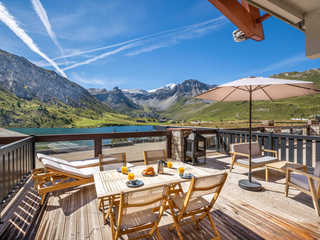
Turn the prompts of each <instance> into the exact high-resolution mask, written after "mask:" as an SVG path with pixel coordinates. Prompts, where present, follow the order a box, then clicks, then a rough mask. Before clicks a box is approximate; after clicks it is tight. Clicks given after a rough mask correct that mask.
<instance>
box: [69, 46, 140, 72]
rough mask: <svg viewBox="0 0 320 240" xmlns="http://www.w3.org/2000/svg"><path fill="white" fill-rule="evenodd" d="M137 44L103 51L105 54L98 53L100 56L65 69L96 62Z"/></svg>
mask: <svg viewBox="0 0 320 240" xmlns="http://www.w3.org/2000/svg"><path fill="white" fill-rule="evenodd" d="M136 45H137V44H128V45H125V46H122V47H119V48H117V49H115V50H112V51H110V52H105V53H103V54H100V55H98V56H95V57H93V58H90V59H88V60H86V61H83V62H78V63H75V64H73V65H71V66H68V67H66V68H64V69H63V70H64V71H65V70H69V69H72V68H76V67H79V66H82V65H87V64H89V63H92V62H95V61H97V60H99V59H102V58H105V57H107V56H110V55H114V54H117V53H118V52H121V51H123V50H126V49H129V48H133V47H135V46H136Z"/></svg>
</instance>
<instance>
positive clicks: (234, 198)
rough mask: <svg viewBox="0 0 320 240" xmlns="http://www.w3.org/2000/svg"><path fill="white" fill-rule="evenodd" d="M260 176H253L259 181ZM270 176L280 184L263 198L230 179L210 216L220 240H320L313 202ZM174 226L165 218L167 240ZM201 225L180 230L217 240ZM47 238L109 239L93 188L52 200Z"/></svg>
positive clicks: (45, 223) (238, 175)
mask: <svg viewBox="0 0 320 240" xmlns="http://www.w3.org/2000/svg"><path fill="white" fill-rule="evenodd" d="M208 162H209V163H208V164H207V165H206V166H202V167H200V168H203V169H204V170H206V171H213V172H214V171H215V172H217V173H221V171H224V169H221V167H220V168H219V169H218V170H217V167H216V166H223V165H224V164H225V165H226V164H229V163H230V159H229V158H217V159H213V160H212V159H208ZM259 174H260V173H256V172H255V173H254V174H253V175H254V176H255V177H259ZM272 174H276V173H273V172H272V173H271V175H270V177H271V179H273V178H274V179H277V180H275V181H274V182H263V186H264V187H265V191H264V192H260V193H253V192H246V191H244V190H242V189H240V188H239V187H238V185H237V183H238V180H239V179H242V178H243V177H245V170H243V169H239V168H236V169H234V171H233V172H232V174H229V176H228V180H227V182H226V184H225V187H224V188H223V190H222V193H221V196H220V197H219V199H218V201H217V203H216V205H215V206H214V208H213V211H212V212H211V214H212V216H213V219H214V221H215V223H216V225H217V228H218V231H219V232H220V234H221V237H222V239H228V240H229V239H230V240H237V239H253V240H262V239H281V240H282V239H288V240H289V239H296V240H302V239H320V219H319V218H318V217H317V216H316V213H315V211H314V209H313V208H312V206H310V204H309V203H308V201H309V200H307V201H305V199H306V198H307V197H300V196H299V194H300V193H299V192H297V191H294V190H290V192H289V193H290V194H289V195H290V197H289V198H286V197H285V196H284V184H283V181H284V180H283V179H282V178H283V177H280V178H279V177H278V176H276V177H275V176H273V175H272ZM278 179H280V180H278ZM297 196H299V197H297ZM53 219H54V220H53ZM172 222H173V221H172V217H171V216H170V214H168V213H165V214H164V216H163V218H162V219H161V222H160V225H159V229H160V233H161V235H162V237H163V239H178V236H177V234H176V232H175V231H169V230H168V226H170V225H171V224H172ZM200 225H201V230H197V229H196V228H195V227H194V226H193V225H192V224H186V225H184V226H182V233H183V235H184V239H187V240H192V239H197V240H198V239H210V238H212V237H214V235H213V233H212V229H211V228H210V226H209V221H208V220H207V219H205V220H203V221H202V222H201V223H200ZM44 236H46V239H111V230H110V227H109V225H104V223H103V217H102V213H101V211H100V210H99V209H98V199H97V194H96V191H95V187H94V185H93V184H89V185H86V186H83V187H78V188H74V189H69V190H64V191H61V192H56V193H54V194H52V195H51V196H49V199H48V203H47V206H46V211H45V213H44V215H43V218H42V221H41V223H40V226H39V229H38V233H37V235H36V239H43V237H44ZM132 236H135V235H134V234H133V235H132ZM124 239H127V236H125V237H124ZM154 239H156V238H154Z"/></svg>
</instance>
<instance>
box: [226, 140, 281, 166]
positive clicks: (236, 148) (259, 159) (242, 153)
mask: <svg viewBox="0 0 320 240" xmlns="http://www.w3.org/2000/svg"><path fill="white" fill-rule="evenodd" d="M263 152H264V154H263ZM265 152H267V153H272V155H273V156H267V155H266V154H265ZM230 153H231V155H232V163H231V166H230V172H231V171H232V169H233V166H234V165H239V166H241V167H246V168H249V143H234V144H231V152H230ZM277 161H279V160H278V153H277V151H275V150H270V149H261V147H260V146H259V143H258V142H252V143H251V168H252V169H253V168H258V167H263V166H264V165H266V164H268V163H272V162H277Z"/></svg>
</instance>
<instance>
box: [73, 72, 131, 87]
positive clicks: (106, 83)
mask: <svg viewBox="0 0 320 240" xmlns="http://www.w3.org/2000/svg"><path fill="white" fill-rule="evenodd" d="M70 78H71V80H72V81H74V82H77V83H79V84H81V85H82V84H83V85H86V86H88V87H95V86H99V87H104V88H109V89H110V88H113V87H114V86H120V85H122V84H125V83H126V82H127V81H128V79H127V78H121V77H101V76H92V75H90V77H86V76H85V74H84V73H75V72H74V73H71V74H70Z"/></svg>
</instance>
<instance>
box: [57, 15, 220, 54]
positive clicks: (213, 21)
mask: <svg viewBox="0 0 320 240" xmlns="http://www.w3.org/2000/svg"><path fill="white" fill-rule="evenodd" d="M225 22H226V18H225V17H223V16H222V17H218V18H214V19H210V20H207V21H204V22H201V23H196V24H191V25H187V26H183V27H178V28H174V29H169V30H165V31H161V32H158V33H153V34H148V35H145V36H142V37H138V38H134V39H131V40H127V41H123V42H119V43H114V44H111V45H107V46H104V47H99V48H93V49H89V50H84V51H79V52H76V53H71V54H68V55H64V56H59V57H56V58H54V60H57V59H61V58H69V57H76V56H81V55H83V54H87V53H92V52H97V51H101V50H105V49H109V48H114V47H119V46H122V45H125V44H129V43H133V42H138V41H143V40H148V39H155V38H157V37H161V36H165V35H170V34H174V33H180V32H188V31H192V30H196V29H197V28H200V27H203V26H206V25H217V24H218V23H220V24H221V23H225Z"/></svg>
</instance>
